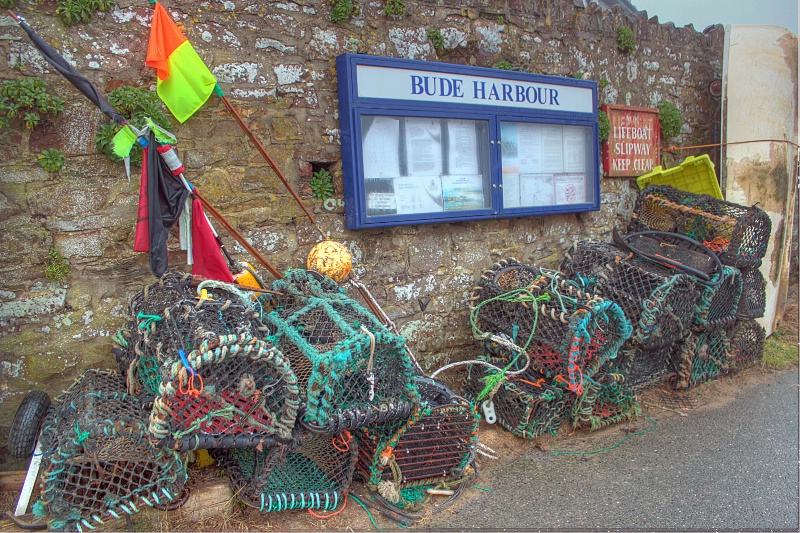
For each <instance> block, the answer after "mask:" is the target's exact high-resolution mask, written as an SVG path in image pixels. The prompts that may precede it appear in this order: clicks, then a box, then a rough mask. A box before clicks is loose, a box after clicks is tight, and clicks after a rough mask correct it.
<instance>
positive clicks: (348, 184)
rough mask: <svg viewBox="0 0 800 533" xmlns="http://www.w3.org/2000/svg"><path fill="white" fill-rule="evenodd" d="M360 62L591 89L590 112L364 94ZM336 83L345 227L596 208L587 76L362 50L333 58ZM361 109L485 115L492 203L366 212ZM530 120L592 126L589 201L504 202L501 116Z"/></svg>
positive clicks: (591, 85)
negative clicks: (408, 212) (415, 211)
mask: <svg viewBox="0 0 800 533" xmlns="http://www.w3.org/2000/svg"><path fill="white" fill-rule="evenodd" d="M359 65H364V66H377V67H386V68H392V69H409V70H418V71H430V72H432V73H443V74H454V75H463V76H478V77H482V78H494V79H497V80H498V81H521V82H526V83H539V84H542V83H543V84H548V85H559V86H565V87H579V88H582V89H591V91H592V112H590V113H581V112H569V111H566V112H565V111H558V110H549V109H536V110H531V109H519V108H517V107H510V106H499V105H476V104H450V103H446V102H436V103H431V102H417V101H408V100H399V99H384V98H366V97H360V96H359V90H358V89H359V88H358V77H357V73H356V69H357V67H358V66H359ZM336 69H337V75H338V89H339V122H340V129H341V142H342V168H343V172H344V196H345V218H346V225H347V228H348V229H363V228H376V227H386V226H401V225H410V224H434V223H443V222H459V221H465V220H485V219H496V218H508V217H525V216H542V215H548V214H558V213H577V212H586V211H597V210H598V209H600V142H599V133H598V122H597V83H596V82H594V81H591V80H579V79H574V78H561V77H557V76H546V75H541V74H529V73H524V72H515V71H506V70H498V69H492V68H483V67H470V66H463V65H453V64H448V63H435V62H428V61H420V60H412V59H397V58H388V57H380V56H371V55H363V54H342V55H340V56H338V57H337V58H336ZM365 115H376V116H398V117H424V118H445V119H461V120H486V121H488V122H489V132H490V143H491V146H490V147H489V151H490V168H491V180H492V208H490V209H479V210H470V211H467V210H464V211H452V212H435V213H420V214H413V215H373V216H369V217H367V214H366V213H367V209H366V208H367V205H366V198H365V188H364V174H363V164H362V153H361V150H362V146H361V138H362V137H361V118H362V116H365ZM501 121H513V122H534V123H543V124H558V125H566V126H583V127H590V128H592V132H593V136H594V140H595V142H594V154H593V158H592V161H593V164H592V165H591V168H590V169H588V171H587V172H588V174H590V175H589V176H588V178H589V181H590V182H591V183H592V184H593V186H592V189H593V190H592V191H591V194H590V196H591V201H589V202H585V203H579V204H563V205H548V206H537V207H530V206H528V207H518V208H503V204H502V190H501V189H502V175H501V158H500V142H499V141H500V122H501Z"/></svg>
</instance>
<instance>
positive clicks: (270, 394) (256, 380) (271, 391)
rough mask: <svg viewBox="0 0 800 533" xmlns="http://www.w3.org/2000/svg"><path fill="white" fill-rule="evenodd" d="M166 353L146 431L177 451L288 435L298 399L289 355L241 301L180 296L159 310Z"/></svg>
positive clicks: (246, 443) (247, 443)
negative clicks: (262, 336)
mask: <svg viewBox="0 0 800 533" xmlns="http://www.w3.org/2000/svg"><path fill="white" fill-rule="evenodd" d="M162 318H163V322H164V325H165V328H163V330H164V331H166V332H167V335H169V337H170V338H169V340H167V341H165V342H167V344H169V345H170V351H169V353H170V359H169V360H167V361H165V364H164V366H163V369H162V378H163V382H162V383H161V385H160V386H159V391H158V396H157V397H156V398H155V400H154V402H153V409H152V412H151V415H150V433H151V436H152V438H153V439H154V440H155V441H156V442H157V443H158V444H157V445H158V446H167V447H170V448H175V449H177V450H179V451H187V450H193V449H200V448H231V447H236V448H248V447H256V446H259V445H261V446H263V445H264V444H265V443H269V444H271V443H272V440H271V439H269V440H268V441H265V439H268V438H270V437H274V438H279V439H283V440H284V441H288V440H290V439H291V433H292V428H293V427H294V423H295V419H296V417H297V411H298V408H299V405H300V398H299V388H298V386H297V378H296V376H295V375H294V372H292V369H291V367H290V366H289V362H288V360H286V359H285V358H284V357H283V355H282V354H281V353H280V352H279V351H278V350H277V349H276V348H275V347H274V346H273V345H272V343H270V342H269V341H266V340H261V339H258V338H256V337H255V336H254V334H258V335H260V334H263V333H264V328H263V326H262V325H261V323H260V321H258V320H257V318H256V317H255V312H254V311H253V310H252V309H251V308H250V307H248V306H245V305H242V304H235V303H232V302H231V301H230V300H226V301H224V302H222V301H218V300H184V301H183V302H181V303H179V304H176V305H175V306H173V307H172V308H170V309H165V310H164V312H163V317H162Z"/></svg>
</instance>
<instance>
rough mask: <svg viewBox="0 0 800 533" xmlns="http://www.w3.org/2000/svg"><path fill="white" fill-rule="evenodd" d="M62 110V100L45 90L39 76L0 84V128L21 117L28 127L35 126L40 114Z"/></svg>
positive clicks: (55, 113)
mask: <svg viewBox="0 0 800 533" xmlns="http://www.w3.org/2000/svg"><path fill="white" fill-rule="evenodd" d="M63 110H64V100H63V99H62V98H59V97H58V96H54V95H52V94H50V93H49V92H48V91H47V84H46V83H45V82H44V80H42V79H41V78H22V79H19V80H6V81H4V82H3V83H2V84H0V129H2V128H6V127H8V126H10V125H11V120H13V119H17V118H19V119H21V120H22V123H23V124H24V125H25V127H26V128H28V129H33V128H35V127H36V126H37V125H38V124H39V122H40V121H41V115H43V114H50V115H53V116H55V115H58V114H59V113H60V112H61V111H63Z"/></svg>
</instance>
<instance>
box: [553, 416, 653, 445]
mask: <svg viewBox="0 0 800 533" xmlns="http://www.w3.org/2000/svg"><path fill="white" fill-rule="evenodd" d="M642 416H644V417H645V418H646V419H647V420H648V421H649V422H651V423H652V424H653V427H651V428H647V429H643V430H642V431H637V432H636V433H631V434H630V435H626V436H625V438H623V439H622V440H621V441H619V442H618V443H616V444H615V445H613V446H608V447H605V448H600V449H599V450H592V451H589V452H571V451H558V450H554V451H552V452H550V453H552V454H553V455H592V454H595V453H601V452H607V451H609V450H613V449H615V448H619V447H620V446H621V445H622V443H623V442H625V441H626V440H628V439H630V438H631V437H636V436H638V435H644V434H646V433H650V432H651V431H655V429H656V421H655V420H653V419H652V418H650V417H649V416H647V415H642Z"/></svg>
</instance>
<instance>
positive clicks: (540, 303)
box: [470, 262, 632, 394]
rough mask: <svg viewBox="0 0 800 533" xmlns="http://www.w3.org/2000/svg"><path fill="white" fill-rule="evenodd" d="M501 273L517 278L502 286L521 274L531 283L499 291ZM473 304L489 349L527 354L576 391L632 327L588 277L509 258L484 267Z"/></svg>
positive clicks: (478, 332)
mask: <svg viewBox="0 0 800 533" xmlns="http://www.w3.org/2000/svg"><path fill="white" fill-rule="evenodd" d="M514 271H519V273H518V274H516V275H511V273H512V272H514ZM493 272H494V273H496V274H497V275H495V276H492V275H491V274H492V273H493ZM534 272H538V275H536V277H534V278H533V279H532V280H530V279H531V278H532V277H533V274H534ZM501 278H502V279H505V280H506V281H509V280H512V281H511V283H504V284H503V285H500V286H501V287H509V286H512V285H513V283H514V282H519V280H523V281H524V283H526V284H527V285H526V286H524V287H512V289H511V290H509V291H508V292H505V293H500V294H498V290H497V289H495V288H494V287H495V286H496V285H499V283H497V281H496V280H498V279H501ZM470 305H471V306H472V307H471V312H470V321H471V323H472V329H473V336H474V337H475V338H476V339H478V340H479V341H481V342H483V343H484V346H485V347H486V348H487V349H489V350H490V351H492V352H493V353H494V354H495V355H497V356H500V357H502V358H505V359H507V360H509V361H512V360H514V359H516V358H519V357H523V356H524V357H523V358H524V359H529V360H530V365H531V368H533V369H534V370H535V371H537V372H539V373H541V374H543V375H544V376H546V377H548V378H553V379H558V380H560V381H563V382H565V383H567V384H568V388H569V389H570V390H571V391H573V392H575V393H576V394H580V393H581V390H582V384H581V382H582V378H581V376H582V374H586V375H588V376H592V375H593V374H594V373H595V372H597V371H598V370H599V368H600V367H601V366H602V365H603V364H604V363H605V362H606V361H608V360H609V359H613V358H614V357H616V355H617V350H618V349H619V348H620V346H621V345H622V343H623V342H624V341H625V340H626V339H627V338H628V337H630V335H631V332H632V328H631V325H630V323H629V322H628V320H627V319H626V318H625V315H624V314H623V312H622V309H621V308H620V307H619V306H618V305H617V304H616V303H615V302H613V301H609V300H603V298H601V297H600V296H599V295H597V294H595V293H594V292H591V291H590V290H589V289H588V285H587V284H586V283H584V281H583V280H581V279H568V278H566V277H565V276H564V275H563V274H561V273H560V272H556V271H547V270H543V269H533V268H532V267H525V266H523V265H519V264H509V263H508V262H504V263H498V264H496V265H495V268H494V269H493V270H492V271H487V272H485V273H484V275H483V276H482V277H481V280H480V281H479V282H478V286H477V287H475V288H474V289H473V291H472V296H471V298H470ZM487 341H489V342H487Z"/></svg>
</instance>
